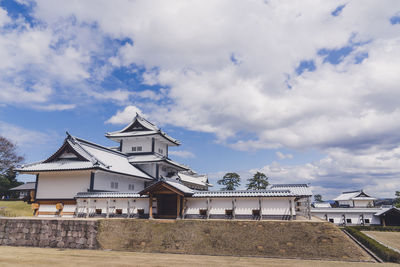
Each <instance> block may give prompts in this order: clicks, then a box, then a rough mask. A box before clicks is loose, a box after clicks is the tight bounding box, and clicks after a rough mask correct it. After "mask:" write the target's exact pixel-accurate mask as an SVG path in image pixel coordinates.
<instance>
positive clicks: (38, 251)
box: [0, 246, 399, 267]
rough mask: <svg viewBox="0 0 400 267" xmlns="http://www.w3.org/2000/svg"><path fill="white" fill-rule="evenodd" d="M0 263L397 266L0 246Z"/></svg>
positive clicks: (315, 266) (221, 266)
mask: <svg viewBox="0 0 400 267" xmlns="http://www.w3.org/2000/svg"><path fill="white" fill-rule="evenodd" d="M0 266H218V267H223V266H279V267H282V266H298V267H303V266H313V267H318V266H328V267H329V266H349V267H352V266H354V267H358V266H359V267H364V266H366V267H368V266H376V267H380V266H399V265H397V264H377V263H366V262H343V261H318V260H297V259H274V258H252V257H226V256H199V255H179V254H161V253H139V252H119V251H101V250H72V249H69V250H60V249H50V248H30V247H6V246H2V247H0Z"/></svg>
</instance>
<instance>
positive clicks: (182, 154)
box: [168, 150, 196, 159]
mask: <svg viewBox="0 0 400 267" xmlns="http://www.w3.org/2000/svg"><path fill="white" fill-rule="evenodd" d="M168 154H169V155H172V156H176V157H180V158H185V159H188V158H194V157H196V155H195V154H193V153H192V152H190V151H186V150H176V151H173V150H172V151H168Z"/></svg>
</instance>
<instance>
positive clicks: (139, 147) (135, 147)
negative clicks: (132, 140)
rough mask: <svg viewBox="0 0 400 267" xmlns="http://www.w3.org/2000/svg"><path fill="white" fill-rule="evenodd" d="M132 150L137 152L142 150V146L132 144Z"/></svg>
mask: <svg viewBox="0 0 400 267" xmlns="http://www.w3.org/2000/svg"><path fill="white" fill-rule="evenodd" d="M132 151H133V152H136V151H137V152H140V151H142V147H141V146H133V147H132Z"/></svg>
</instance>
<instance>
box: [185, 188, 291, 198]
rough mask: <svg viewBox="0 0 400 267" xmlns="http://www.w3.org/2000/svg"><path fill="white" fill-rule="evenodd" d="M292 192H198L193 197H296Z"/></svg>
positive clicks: (268, 190)
mask: <svg viewBox="0 0 400 267" xmlns="http://www.w3.org/2000/svg"><path fill="white" fill-rule="evenodd" d="M294 196H295V195H294V194H293V193H292V192H291V191H290V190H280V189H278V190H274V189H265V190H232V191H196V192H195V193H194V194H193V196H192V197H294Z"/></svg>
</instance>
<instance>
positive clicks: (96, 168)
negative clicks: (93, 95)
mask: <svg viewBox="0 0 400 267" xmlns="http://www.w3.org/2000/svg"><path fill="white" fill-rule="evenodd" d="M106 137H107V138H109V139H111V140H113V141H115V142H117V143H118V144H119V145H118V146H117V147H112V148H108V147H104V146H101V145H98V144H95V143H92V142H90V141H87V140H84V139H81V138H78V137H74V136H72V135H70V134H69V133H67V137H66V139H65V140H64V143H63V145H62V146H61V147H60V148H59V149H58V150H57V151H56V152H55V153H54V154H53V155H51V156H50V157H49V158H47V159H45V160H43V161H41V162H36V163H32V164H27V165H24V166H22V167H21V168H20V169H19V170H18V171H19V172H20V173H27V174H34V175H36V191H35V192H36V193H35V203H34V204H33V208H34V209H35V210H36V211H35V214H36V215H37V216H46V217H48V216H50V217H57V216H62V217H76V216H78V217H95V216H99V217H101V216H103V217H115V216H119V217H129V218H131V217H141V218H208V219H213V218H231V219H295V218H296V217H298V216H299V215H301V216H305V217H308V218H309V217H310V197H311V196H312V192H311V189H310V186H309V185H307V184H278V185H272V186H269V187H268V188H267V189H265V190H235V191H209V190H208V189H209V187H210V186H211V184H210V183H209V181H208V178H207V175H201V174H197V173H196V172H195V171H193V170H191V169H190V168H189V167H188V166H185V165H183V164H180V163H178V162H175V161H173V160H172V159H170V158H169V156H168V148H169V147H170V146H178V145H180V142H179V141H177V140H176V139H174V138H172V137H170V136H169V135H167V134H166V133H164V132H163V131H161V129H159V128H158V127H157V126H156V125H154V124H153V123H151V122H149V121H147V120H146V119H144V118H143V117H141V116H140V115H136V117H135V118H134V120H133V121H132V122H131V123H130V124H129V125H127V126H126V127H125V128H123V129H122V130H120V131H116V132H111V133H107V134H106Z"/></svg>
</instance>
